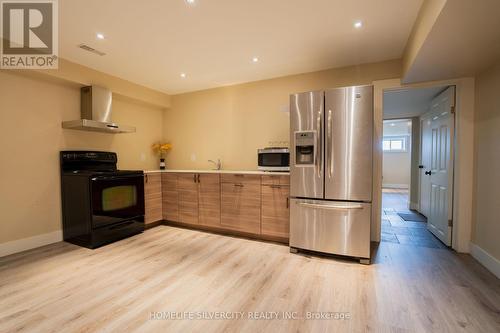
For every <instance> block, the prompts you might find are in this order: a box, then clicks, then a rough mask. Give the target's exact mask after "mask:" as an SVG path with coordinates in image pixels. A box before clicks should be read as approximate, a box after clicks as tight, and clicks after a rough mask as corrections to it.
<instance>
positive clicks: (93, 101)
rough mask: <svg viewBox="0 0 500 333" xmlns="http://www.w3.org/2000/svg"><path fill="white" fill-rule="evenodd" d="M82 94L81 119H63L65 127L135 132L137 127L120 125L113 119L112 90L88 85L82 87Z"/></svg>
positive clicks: (108, 131)
mask: <svg viewBox="0 0 500 333" xmlns="http://www.w3.org/2000/svg"><path fill="white" fill-rule="evenodd" d="M80 94H81V104H80V112H81V119H78V120H70V121H63V123H62V127H63V128H68V129H76V130H82V131H93V132H106V133H133V132H135V127H131V126H123V125H118V124H115V123H113V121H112V120H111V114H112V108H111V106H112V100H113V98H112V93H111V91H110V90H108V89H106V88H102V87H98V86H88V87H82V88H81V90H80Z"/></svg>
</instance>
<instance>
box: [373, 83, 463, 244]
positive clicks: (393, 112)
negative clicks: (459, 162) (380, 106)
mask: <svg viewBox="0 0 500 333" xmlns="http://www.w3.org/2000/svg"><path fill="white" fill-rule="evenodd" d="M454 99H455V91H454V87H453V86H450V87H447V86H445V87H431V88H413V89H405V90H393V91H387V92H384V124H383V142H382V146H383V147H382V148H383V168H382V170H383V178H382V225H381V231H382V233H381V241H385V242H392V243H399V244H405V245H412V246H421V247H431V248H446V246H451V232H452V229H451V228H452V223H450V222H451V220H452V218H451V216H452V208H453V207H452V204H453V200H452V193H453V189H452V188H453V186H452V185H453V140H454Z"/></svg>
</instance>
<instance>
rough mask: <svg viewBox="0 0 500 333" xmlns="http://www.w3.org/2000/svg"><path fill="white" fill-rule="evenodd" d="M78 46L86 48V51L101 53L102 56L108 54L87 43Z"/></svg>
mask: <svg viewBox="0 0 500 333" xmlns="http://www.w3.org/2000/svg"><path fill="white" fill-rule="evenodd" d="M78 47H79V48H81V49H82V50H85V51H88V52H92V53H94V54H97V55H100V56H103V55H106V53H104V52H101V51H99V50H96V49H94V48H93V47H90V46H88V45H86V44H80V45H78Z"/></svg>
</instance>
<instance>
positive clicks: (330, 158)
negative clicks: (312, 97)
mask: <svg viewBox="0 0 500 333" xmlns="http://www.w3.org/2000/svg"><path fill="white" fill-rule="evenodd" d="M327 121H328V122H327V125H326V128H327V133H326V137H327V139H326V148H327V156H326V158H327V161H328V166H327V168H328V178H332V176H333V154H332V149H333V144H332V110H328V120H327Z"/></svg>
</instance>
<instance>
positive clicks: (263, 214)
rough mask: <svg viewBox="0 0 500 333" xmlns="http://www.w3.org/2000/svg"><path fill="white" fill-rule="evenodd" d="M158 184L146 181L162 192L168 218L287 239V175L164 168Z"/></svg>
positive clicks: (202, 225)
mask: <svg viewBox="0 0 500 333" xmlns="http://www.w3.org/2000/svg"><path fill="white" fill-rule="evenodd" d="M156 184H157V185H155V186H153V184H146V185H147V186H151V189H152V190H151V191H153V189H154V191H156V192H158V191H161V194H162V198H163V199H162V202H161V207H162V209H163V219H164V220H167V221H171V222H179V223H182V224H187V225H191V226H197V228H200V229H203V228H205V227H208V228H213V229H212V230H219V231H226V232H228V231H236V232H243V233H247V234H253V235H258V236H261V237H263V238H265V237H268V238H271V239H275V240H280V241H286V239H287V238H288V237H289V198H288V197H289V187H290V185H289V184H290V180H289V177H288V176H287V175H267V174H266V175H259V174H246V173H245V174H237V173H184V172H179V173H174V172H164V173H162V174H161V189H160V188H159V187H158V178H156ZM145 192H146V193H150V192H149V190H146V191H145ZM148 195H149V194H146V196H148ZM148 207H150V206H148ZM151 207H153V206H151ZM155 207H156V214H157V217H158V208H157V206H155ZM151 209H152V208H151ZM157 217H154V218H152V219H156V218H157ZM148 221H149V220H148Z"/></svg>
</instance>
